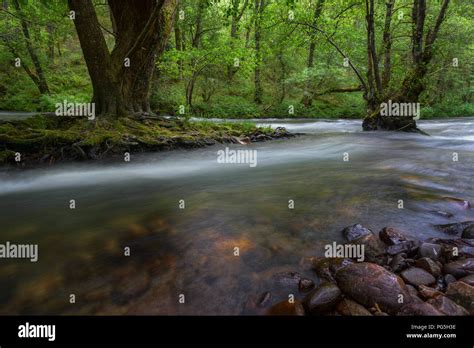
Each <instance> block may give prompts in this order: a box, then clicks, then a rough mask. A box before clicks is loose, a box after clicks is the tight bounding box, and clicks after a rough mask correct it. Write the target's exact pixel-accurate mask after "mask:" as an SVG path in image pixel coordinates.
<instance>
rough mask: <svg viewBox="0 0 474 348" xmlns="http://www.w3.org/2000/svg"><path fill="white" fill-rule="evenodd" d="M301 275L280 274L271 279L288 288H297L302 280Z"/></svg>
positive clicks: (291, 273) (292, 273)
mask: <svg viewBox="0 0 474 348" xmlns="http://www.w3.org/2000/svg"><path fill="white" fill-rule="evenodd" d="M303 278H304V277H303V275H301V274H300V273H298V272H293V271H291V272H280V273H276V274H275V275H273V279H275V281H276V282H277V283H278V284H279V285H281V286H288V287H298V286H299V283H300V280H301V279H303Z"/></svg>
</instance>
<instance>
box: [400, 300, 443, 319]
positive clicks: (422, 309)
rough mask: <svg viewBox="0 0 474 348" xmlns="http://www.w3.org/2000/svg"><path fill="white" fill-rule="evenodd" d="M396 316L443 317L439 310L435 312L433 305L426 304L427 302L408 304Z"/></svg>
mask: <svg viewBox="0 0 474 348" xmlns="http://www.w3.org/2000/svg"><path fill="white" fill-rule="evenodd" d="M397 315H400V316H407V315H410V316H411V315H413V316H427V315H429V316H432V315H436V316H439V315H443V313H441V312H440V311H439V310H437V309H436V308H435V307H433V305H431V304H429V303H427V302H421V303H415V302H412V303H408V304H406V305H405V306H403V308H401V309H400V311H399V312H398V313H397Z"/></svg>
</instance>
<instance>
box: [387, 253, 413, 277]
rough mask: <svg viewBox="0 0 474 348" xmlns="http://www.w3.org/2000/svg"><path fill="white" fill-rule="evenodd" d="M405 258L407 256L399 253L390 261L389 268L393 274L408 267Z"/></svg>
mask: <svg viewBox="0 0 474 348" xmlns="http://www.w3.org/2000/svg"><path fill="white" fill-rule="evenodd" d="M406 257H407V256H406V254H405V253H400V254H397V255H395V256H394V257H393V258H392V259H391V260H390V263H389V266H390V268H391V269H392V271H393V272H395V273H398V272H400V271H402V270H404V269H405V268H407V267H409V266H410V265H409V263H408V262H407V260H406Z"/></svg>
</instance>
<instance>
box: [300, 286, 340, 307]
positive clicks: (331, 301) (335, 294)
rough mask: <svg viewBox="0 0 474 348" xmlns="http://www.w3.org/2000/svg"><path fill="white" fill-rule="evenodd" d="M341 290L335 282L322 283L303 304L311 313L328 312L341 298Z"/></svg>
mask: <svg viewBox="0 0 474 348" xmlns="http://www.w3.org/2000/svg"><path fill="white" fill-rule="evenodd" d="M341 295H342V293H341V290H339V288H338V287H337V285H335V284H333V283H329V282H326V283H321V284H320V285H319V286H318V287H317V288H316V289H314V290H312V291H311V292H310V293H309V294H308V295H307V296H306V297H305V299H304V300H303V305H304V307H305V308H306V310H307V311H308V313H311V314H321V313H324V312H327V311H328V310H330V309H331V308H332V307H334V306H335V305H336V303H338V302H339V300H340V299H341Z"/></svg>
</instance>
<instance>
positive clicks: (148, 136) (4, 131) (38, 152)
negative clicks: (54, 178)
mask: <svg viewBox="0 0 474 348" xmlns="http://www.w3.org/2000/svg"><path fill="white" fill-rule="evenodd" d="M256 133H264V134H271V133H273V130H272V129H271V128H270V127H266V128H257V127H256V126H255V125H254V124H253V123H250V122H244V123H231V122H222V123H213V122H210V121H199V122H189V121H186V120H180V119H172V120H167V119H161V118H156V119H155V118H150V119H144V120H143V119H137V118H132V117H126V118H120V119H115V120H110V119H109V120H105V119H97V120H95V121H92V122H91V121H88V120H86V119H77V118H58V117H55V116H35V117H32V118H29V119H27V120H21V121H3V122H0V151H2V152H1V153H2V155H1V156H2V157H1V158H2V160H1V161H0V163H6V162H7V159H8V156H10V155H11V153H15V152H17V151H18V152H21V153H22V158H26V159H27V160H33V161H39V160H40V159H43V158H54V160H55V161H56V160H62V159H65V158H66V159H76V158H77V159H85V158H96V157H101V154H103V153H105V152H107V153H108V154H110V153H114V152H115V153H117V154H118V153H123V151H126V150H127V151H128V150H134V149H136V150H137V151H143V150H161V149H163V148H166V149H170V148H174V147H180V146H185V147H198V146H204V144H206V143H209V142H208V141H207V140H210V139H212V140H214V141H217V142H222V141H229V139H230V138H232V137H235V136H237V137H240V136H251V135H253V134H256ZM91 153H92V154H93V155H90V154H91ZM97 155H98V156H97Z"/></svg>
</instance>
